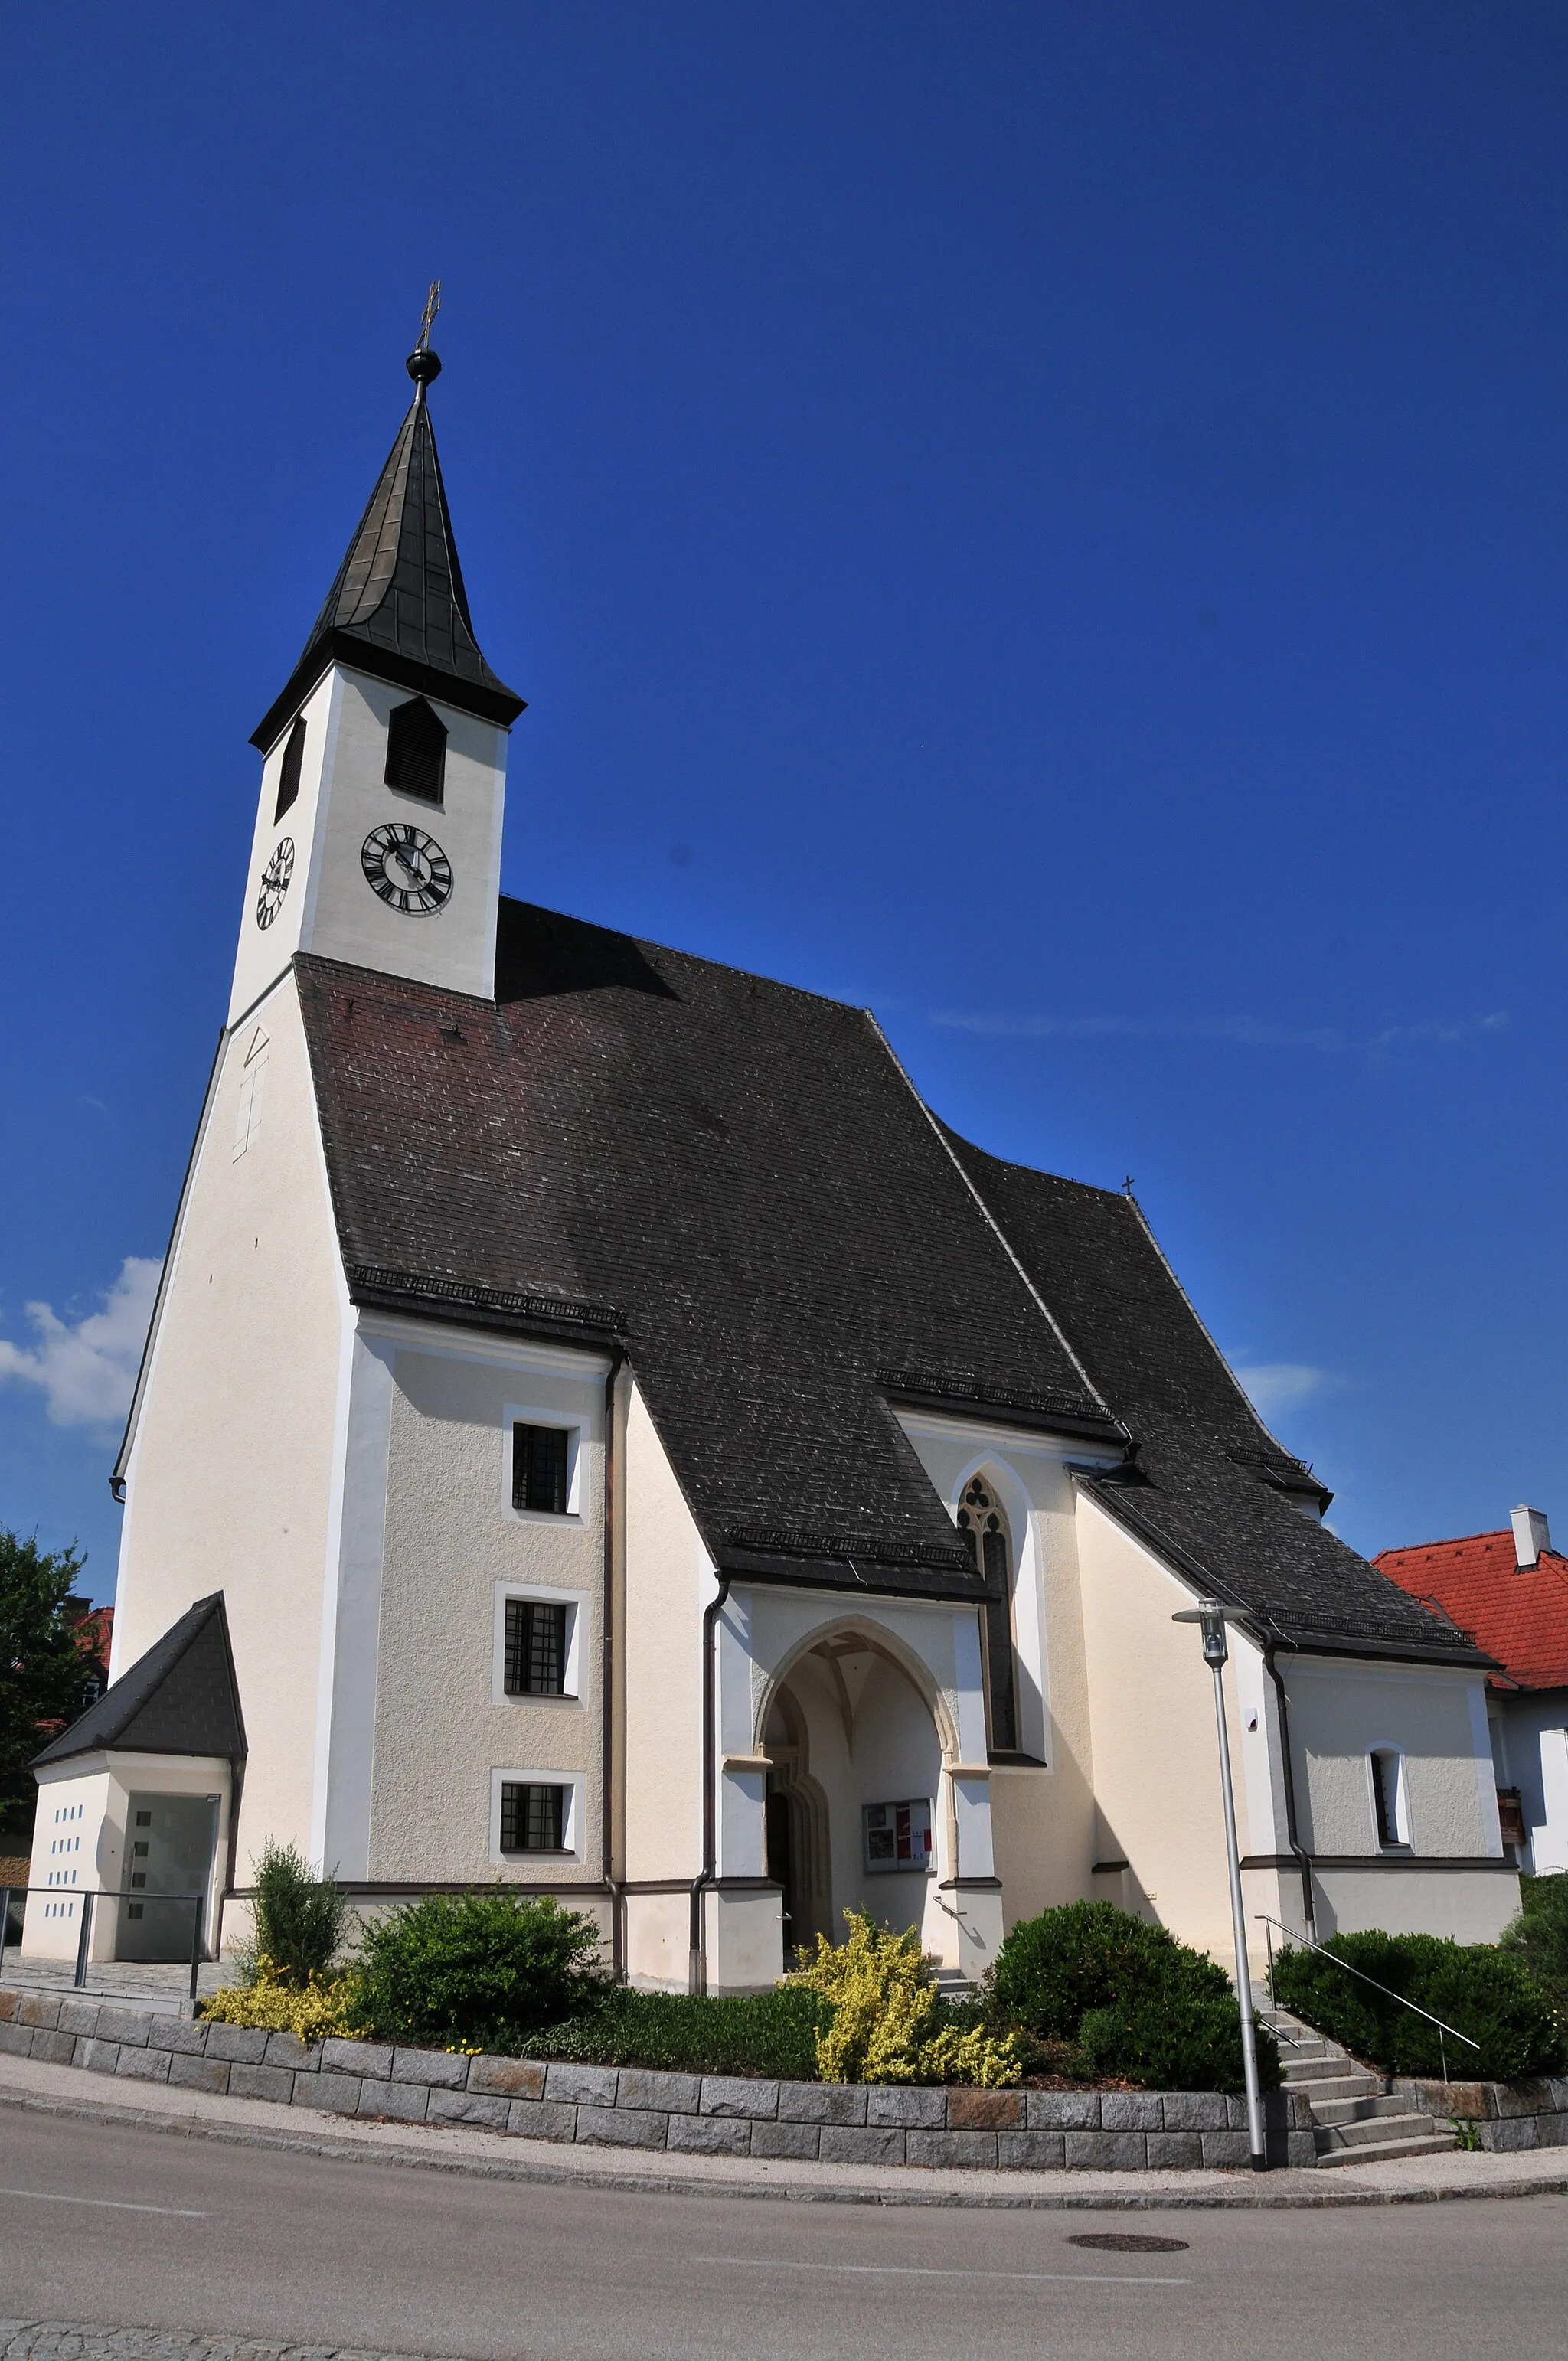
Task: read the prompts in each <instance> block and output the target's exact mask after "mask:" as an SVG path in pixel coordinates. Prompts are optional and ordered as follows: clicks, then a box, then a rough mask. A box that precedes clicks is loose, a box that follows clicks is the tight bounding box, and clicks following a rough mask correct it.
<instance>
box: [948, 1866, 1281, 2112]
mask: <svg viewBox="0 0 1568 2361" xmlns="http://www.w3.org/2000/svg"><path fill="white" fill-rule="evenodd" d="M987 2007H988V2009H989V2012H990V2015H991V2018H992V2024H993V2026H1010V2027H1015V2028H1016V2029H1017V2032H1018V2034H1019V2035H1021V2036H1022V2037H1023V2040H1024V2042H1025V2055H1026V2060H1027V2062H1028V2063H1029V2064H1031V2065H1032V2064H1034V2063H1035V2058H1036V2054H1037V2052H1038V2051H1039V2050H1041V2049H1046V2050H1048V2049H1051V2048H1054V2049H1056V2051H1057V2053H1058V2058H1057V2059H1052V2060H1050V2061H1049V2062H1052V2063H1056V2062H1058V2060H1059V2062H1060V2063H1062V2064H1065V2065H1067V2066H1068V2067H1069V2070H1080V2069H1081V2070H1083V2071H1084V2072H1086V2073H1089V2074H1091V2075H1113V2076H1115V2077H1117V2078H1118V2079H1120V2080H1122V2081H1128V2082H1142V2083H1144V2084H1146V2085H1147V2086H1148V2087H1150V2088H1153V2089H1156V2090H1175V2091H1239V2090H1241V2089H1242V2088H1243V2087H1244V2079H1245V2078H1244V2074H1243V2068H1242V2036H1241V2010H1240V2007H1239V2006H1238V2004H1237V2002H1236V1996H1235V1993H1234V1992H1233V1990H1232V1988H1231V1980H1230V1978H1229V1977H1228V1976H1227V1975H1226V1973H1225V1971H1224V1970H1223V1968H1222V1967H1219V1966H1217V1965H1216V1964H1215V1962H1214V1961H1213V1960H1210V1959H1206V1958H1205V1957H1204V1956H1203V1954H1202V1952H1201V1951H1195V1950H1193V1949H1190V1946H1189V1945H1188V1944H1186V1943H1179V1942H1178V1941H1177V1939H1176V1938H1175V1937H1174V1935H1170V1934H1168V1933H1167V1931H1166V1929H1165V1928H1164V1927H1156V1926H1152V1925H1151V1924H1150V1923H1149V1921H1148V1920H1147V1919H1146V1918H1135V1917H1134V1916H1133V1915H1132V1913H1131V1912H1130V1911H1126V1910H1118V1909H1117V1908H1116V1906H1115V1905H1114V1904H1113V1903H1110V1902H1069V1903H1064V1904H1063V1905H1061V1907H1060V1908H1059V1909H1056V1910H1044V1911H1042V1912H1041V1913H1040V1916H1038V1917H1037V1918H1025V1919H1021V1920H1020V1921H1019V1923H1018V1925H1017V1926H1016V1927H1014V1928H1013V1930H1012V1932H1011V1934H1010V1935H1009V1936H1008V1937H1007V1938H1006V1940H1005V1941H1004V1942H1003V1946H1002V1949H1001V1950H1000V1951H999V1952H998V1953H997V1957H996V1965H995V1967H994V1969H993V1970H992V1974H991V1978H990V1982H989V1985H988V1989H987ZM1064 2047H1065V2056H1064V2055H1063V2054H1062V2052H1063V2049H1064ZM1041 2062H1042V2063H1044V2062H1047V2060H1045V2059H1041ZM1257 2068H1258V2079H1259V2081H1260V2082H1261V2083H1262V2085H1263V2087H1264V2089H1265V2090H1273V2089H1274V2088H1275V2087H1276V2086H1277V2083H1278V2081H1279V2052H1278V2049H1277V2047H1276V2045H1275V2041H1274V2037H1273V2036H1272V2035H1271V2034H1270V2033H1269V2032H1267V2030H1266V2028H1265V2027H1262V2026H1259V2028H1258V2035H1257Z"/></svg>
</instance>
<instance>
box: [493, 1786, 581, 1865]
mask: <svg viewBox="0 0 1568 2361" xmlns="http://www.w3.org/2000/svg"><path fill="white" fill-rule="evenodd" d="M565 1834H566V1790H565V1787H546V1786H542V1785H535V1784H533V1782H532V1781H528V1782H526V1783H525V1782H524V1781H522V1780H518V1779H506V1780H503V1781H502V1783H501V1850H502V1852H564V1851H565Z"/></svg>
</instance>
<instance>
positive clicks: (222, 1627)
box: [32, 1590, 247, 1771]
mask: <svg viewBox="0 0 1568 2361" xmlns="http://www.w3.org/2000/svg"><path fill="white" fill-rule="evenodd" d="M109 1747H113V1748H114V1749H115V1751H116V1752H121V1753H127V1754H216V1755H221V1756H222V1757H223V1758H224V1759H225V1761H227V1762H230V1763H236V1762H239V1761H241V1760H242V1759H243V1758H244V1756H245V1753H246V1751H247V1750H246V1742H245V1723H244V1720H243V1719H242V1717H241V1714H240V1709H239V1689H238V1686H237V1684H236V1680H235V1671H234V1656H233V1653H232V1652H231V1650H230V1647H229V1627H228V1618H227V1616H226V1615H225V1612H224V1595H223V1592H222V1591H221V1590H214V1593H213V1595H212V1597H211V1598H198V1599H197V1601H196V1603H195V1605H194V1606H193V1607H191V1608H187V1609H186V1611H185V1613H184V1614H183V1615H181V1618H180V1620H179V1621H178V1622H177V1623H171V1624H170V1627H169V1629H168V1631H166V1632H165V1633H164V1635H163V1637H162V1639H161V1640H155V1641H154V1642H153V1643H152V1646H151V1647H150V1648H149V1649H148V1652H147V1653H146V1655H145V1656H138V1657H137V1661H136V1663H135V1664H132V1665H131V1667H130V1668H129V1670H128V1671H127V1672H124V1673H122V1674H121V1675H120V1677H119V1679H118V1680H117V1681H116V1682H115V1684H114V1686H113V1687H112V1688H106V1689H105V1690H104V1694H103V1696H102V1697H100V1698H99V1699H98V1700H97V1702H96V1704H94V1705H90V1706H89V1707H88V1708H87V1710H86V1712H85V1713H84V1714H82V1716H81V1718H80V1719H78V1720H76V1721H73V1722H72V1723H71V1728H70V1729H69V1730H62V1731H61V1732H60V1736H59V1737H58V1738H56V1739H53V1740H51V1741H50V1742H49V1745H48V1746H46V1747H45V1748H44V1750H43V1752H42V1753H41V1754H35V1755H34V1757H33V1763H32V1767H33V1769H34V1770H35V1771H36V1770H38V1768H39V1766H40V1765H41V1764H43V1763H64V1762H66V1761H68V1760H69V1759H70V1758H71V1756H72V1755H76V1754H97V1753H99V1752H103V1751H104V1749H105V1748H109Z"/></svg>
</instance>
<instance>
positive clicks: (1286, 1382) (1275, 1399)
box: [1231, 1361, 1340, 1419]
mask: <svg viewBox="0 0 1568 2361" xmlns="http://www.w3.org/2000/svg"><path fill="white" fill-rule="evenodd" d="M1231 1367H1232V1368H1233V1369H1234V1371H1235V1375H1236V1381H1237V1383H1238V1384H1239V1385H1240V1387H1241V1389H1242V1391H1243V1392H1244V1393H1245V1395H1246V1398H1247V1400H1249V1401H1250V1402H1251V1404H1252V1406H1253V1408H1254V1410H1255V1411H1256V1412H1257V1414H1258V1416H1259V1417H1260V1418H1263V1419H1272V1418H1277V1417H1278V1416H1279V1415H1280V1414H1281V1412H1283V1411H1292V1410H1297V1409H1299V1406H1300V1405H1301V1403H1302V1402H1306V1401H1313V1400H1317V1399H1318V1398H1319V1397H1320V1396H1321V1395H1323V1394H1327V1393H1332V1392H1334V1391H1335V1389H1337V1387H1338V1385H1339V1383H1340V1380H1339V1379H1338V1378H1336V1377H1335V1376H1334V1374H1333V1372H1332V1370H1331V1369H1317V1368H1314V1367H1312V1366H1311V1364H1310V1362H1308V1361H1258V1362H1255V1364H1254V1365H1253V1367H1250V1368H1248V1367H1246V1366H1245V1363H1242V1362H1239V1361H1233V1362H1232V1364H1231Z"/></svg>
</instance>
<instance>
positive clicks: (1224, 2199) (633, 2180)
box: [0, 2084, 1568, 2213]
mask: <svg viewBox="0 0 1568 2361" xmlns="http://www.w3.org/2000/svg"><path fill="white" fill-rule="evenodd" d="M0 2106H6V2107H12V2108H15V2109H16V2110H17V2111H18V2112H19V2113H23V2114H42V2115H58V2116H65V2117H70V2118H73V2119H75V2120H77V2121H79V2122H84V2123H102V2124H114V2125H122V2126H125V2127H126V2128H128V2129H132V2130H137V2131H154V2132H160V2133H162V2134H164V2135H165V2136H170V2137H173V2138H176V2139H210V2140H217V2141H220V2142H222V2143H223V2144H224V2145H225V2146H227V2147H254V2148H270V2149H275V2150H279V2151H280V2152H282V2153H284V2154H293V2155H300V2156H319V2157H327V2158H332V2159H334V2161H339V2162H343V2163H367V2164H383V2165H385V2164H390V2165H397V2166H400V2167H403V2168H405V2169H412V2170H414V2171H416V2172H444V2173H449V2174H458V2175H465V2174H466V2175H467V2176H468V2177H469V2178H471V2179H473V2180H514V2181H519V2182H525V2183H534V2184H541V2185H544V2186H549V2187H554V2188H570V2189H606V2190H614V2191H620V2192H627V2191H647V2192H649V2193H650V2194H652V2195H654V2196H660V2197H708V2198H712V2197H742V2198H750V2199H753V2200H755V2199H772V2200H774V2201H782V2202H785V2203H789V2204H796V2205H800V2204H806V2205H872V2206H889V2207H921V2206H943V2207H958V2208H963V2209H968V2210H972V2211H977V2212H984V2213H1260V2212H1267V2213H1277V2212H1292V2211H1294V2212H1313V2213H1318V2212H1323V2211H1326V2210H1330V2209H1332V2210H1335V2211H1343V2210H1345V2209H1348V2208H1352V2207H1356V2206H1368V2205H1375V2206H1376V2205H1432V2204H1444V2203H1448V2202H1453V2201H1455V2200H1468V2201H1472V2202H1473V2201H1474V2200H1475V2199H1477V2198H1489V2199H1494V2200H1501V2199H1506V2198H1511V2197H1543V2196H1561V2195H1563V2194H1568V2169H1560V2170H1558V2171H1555V2172H1552V2173H1541V2174H1539V2175H1531V2176H1530V2177H1528V2178H1526V2177H1523V2176H1521V2177H1519V2179H1517V2180H1508V2181H1500V2180H1492V2181H1489V2182H1488V2181H1481V2180H1477V2181H1476V2182H1475V2183H1474V2184H1469V2185H1466V2184H1464V2183H1463V2182H1446V2183H1437V2182H1431V2181H1429V2182H1424V2183H1419V2182H1418V2183H1411V2184H1407V2185H1404V2186H1386V2187H1382V2188H1369V2187H1367V2186H1366V2184H1365V2182H1363V2183H1361V2184H1359V2185H1354V2186H1352V2185H1349V2184H1348V2180H1347V2177H1346V2175H1345V2174H1344V2173H1343V2172H1335V2173H1332V2174H1327V2173H1325V2174H1323V2175H1322V2176H1321V2178H1319V2177H1318V2176H1317V2175H1315V2174H1314V2175H1312V2176H1311V2177H1310V2179H1309V2176H1308V2175H1306V2174H1305V2173H1301V2174H1297V2173H1288V2174H1287V2173H1285V2172H1280V2173H1279V2174H1277V2175H1270V2176H1269V2177H1268V2178H1267V2179H1266V2180H1254V2179H1253V2178H1252V2177H1251V2176H1250V2175H1244V2174H1241V2173H1238V2174H1237V2175H1236V2176H1235V2185H1234V2188H1232V2189H1214V2188H1212V2187H1210V2188H1207V2189H1201V2190H1200V2189H1193V2188H1191V2187H1190V2186H1188V2187H1185V2188H1184V2187H1183V2186H1181V2180H1180V2179H1179V2177H1178V2176H1177V2175H1176V2174H1174V2173H1173V2174H1172V2175H1171V2178H1170V2181H1169V2183H1168V2184H1164V2185H1161V2186H1160V2187H1157V2188H1153V2189H1151V2188H1148V2187H1146V2186H1144V2187H1135V2188H1127V2187H1121V2188H1117V2187H1115V2186H1113V2185H1108V2186H1107V2187H1105V2188H1104V2189H1103V2190H1101V2189H1092V2190H1090V2189H1063V2188H1060V2187H1059V2186H1058V2187H1057V2188H1055V2189H1048V2188H1037V2187H1034V2186H1030V2185H1024V2186H1020V2187H1019V2188H1017V2189H1016V2190H1013V2189H997V2188H995V2187H994V2186H983V2187H975V2186H973V2185H972V2184H969V2185H959V2186H955V2185H954V2181H955V2180H957V2176H954V2180H948V2181H944V2182H943V2183H942V2184H941V2185H940V2186H935V2187H934V2186H927V2187H924V2188H923V2187H921V2186H920V2182H919V2177H918V2176H919V2174H920V2168H918V2167H912V2166H907V2165H905V2166H887V2167H884V2168H883V2169H882V2170H881V2171H875V2172H874V2173H868V2174H867V2176H866V2177H865V2178H864V2179H862V2180H857V2181H855V2182H852V2183H849V2182H832V2183H829V2182H827V2181H822V2180H817V2181H806V2180H793V2181H786V2180H762V2179H759V2178H755V2177H750V2178H749V2177H745V2176H743V2175H741V2174H740V2173H737V2174H735V2175H734V2176H733V2177H731V2176H729V2175H725V2176H723V2177H720V2176H719V2175H718V2174H707V2173H702V2172H692V2173H681V2174H678V2175H677V2174H674V2173H670V2172H667V2171H663V2170H661V2169H659V2167H658V2165H657V2164H655V2163H654V2162H653V2161H652V2158H650V2160H649V2162H648V2163H647V2165H645V2166H643V2167H641V2169H632V2170H628V2169H626V2168H625V2167H624V2166H613V2165H607V2166H605V2167H602V2168H601V2167H600V2166H598V2164H597V2162H596V2163H595V2164H592V2165H589V2164H587V2163H586V2162H576V2161H575V2162H574V2163H573V2164H572V2165H570V2166H566V2165H564V2164H562V2163H559V2162H556V2161H555V2160H554V2159H553V2158H550V2157H548V2156H543V2157H529V2156H523V2155H520V2154H518V2153H517V2150H518V2147H519V2146H520V2143H519V2142H518V2141H516V2140H513V2139H510V2138H509V2139H507V2141H506V2142H505V2148H504V2151H503V2152H502V2153H499V2154H497V2155H496V2156H494V2157H491V2156H487V2155H477V2154H475V2153H473V2152H472V2151H471V2150H467V2149H456V2148H454V2149H450V2150H448V2151H447V2153H446V2154H444V2155H443V2154H442V2153H441V2152H440V2150H439V2149H438V2148H435V2147H423V2146H421V2147H415V2146H413V2145H412V2144H411V2143H409V2142H402V2141H400V2142H398V2143H396V2144H393V2143H392V2142H387V2143H385V2144H383V2143H381V2142H378V2141H372V2140H347V2139H344V2138H343V2137H341V2136H334V2135H333V2133H332V2132H331V2131H329V2130H326V2129H324V2128H323V2130H322V2131H321V2132H315V2131H313V2130H311V2129H310V2128H308V2127H307V2126H306V2125H304V2124H301V2123H298V2122H293V2123H291V2125H290V2127H289V2129H288V2130H287V2131H284V2130H282V2129H281V2128H280V2129H279V2130H277V2131H273V2130H271V2129H269V2128H268V2127H266V2126H263V2125H256V2124H250V2123H233V2122H230V2123H225V2122H224V2121H222V2120H221V2119H217V2118H214V2117H211V2116H208V2117H201V2116H196V2115H192V2114H181V2115H180V2116H177V2117H176V2116H170V2115H168V2114H159V2112H158V2111H157V2110H156V2109H154V2108H150V2107H137V2106H127V2105H123V2104H118V2103H115V2102H114V2101H112V2100H105V2099H97V2098H93V2097H86V2096H83V2097H80V2098H79V2097H77V2096H75V2095H74V2094H71V2095H70V2096H66V2095H57V2094H55V2093H53V2092H42V2091H26V2090H18V2089H16V2088H15V2087H14V2086H8V2085H5V2084H0ZM497 2146H498V2148H499V2147H500V2146H501V2143H500V2140H499V2136H498V2139H497ZM965 2178H966V2183H967V2181H968V2177H967V2176H966V2177H965ZM1109 2179H1110V2177H1109V2176H1107V2180H1108V2181H1109Z"/></svg>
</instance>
